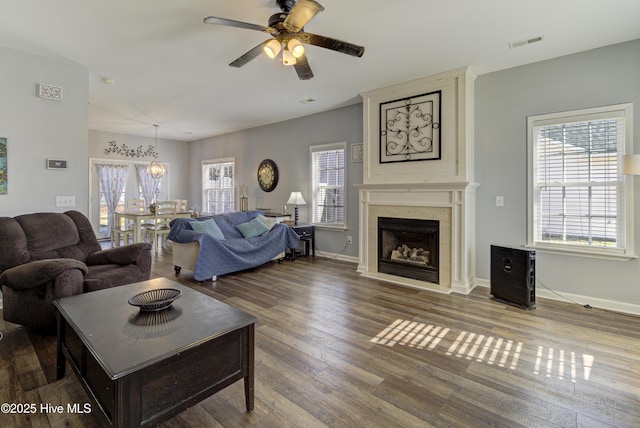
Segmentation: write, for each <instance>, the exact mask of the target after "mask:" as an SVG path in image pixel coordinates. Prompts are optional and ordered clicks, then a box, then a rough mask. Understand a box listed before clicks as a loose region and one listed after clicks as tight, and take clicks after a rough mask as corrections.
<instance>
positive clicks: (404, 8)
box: [0, 0, 640, 141]
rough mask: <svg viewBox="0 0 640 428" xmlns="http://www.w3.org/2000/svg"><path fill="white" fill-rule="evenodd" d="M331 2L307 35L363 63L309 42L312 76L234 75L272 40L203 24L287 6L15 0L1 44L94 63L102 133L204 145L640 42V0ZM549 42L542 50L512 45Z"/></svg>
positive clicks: (95, 105)
mask: <svg viewBox="0 0 640 428" xmlns="http://www.w3.org/2000/svg"><path fill="white" fill-rule="evenodd" d="M319 2H320V3H321V4H322V5H323V6H324V7H325V8H326V10H325V11H324V12H321V13H319V14H318V15H317V16H316V17H315V18H314V19H313V20H312V21H311V22H310V23H309V24H307V26H306V27H305V29H306V31H309V32H312V33H316V34H321V35H325V36H329V37H333V38H336V39H340V40H344V41H348V42H351V43H355V44H358V45H363V46H365V49H366V50H365V53H364V56H363V57H362V58H355V57H351V56H348V55H344V54H340V53H337V52H333V51H329V50H326V49H322V48H319V47H315V46H308V47H307V57H308V59H309V63H310V65H311V67H312V69H313V71H314V74H315V77H314V78H313V79H311V80H308V81H300V80H298V77H297V75H296V73H295V71H294V70H293V69H292V68H289V67H285V66H283V65H282V64H281V63H279V62H277V61H273V60H270V59H268V58H267V57H266V56H264V55H260V57H258V58H256V59H255V60H253V61H252V62H250V63H249V64H247V65H245V66H244V67H242V68H232V67H229V66H228V64H229V63H230V62H231V61H233V60H234V59H236V58H237V57H239V56H240V55H242V54H243V53H245V52H246V51H248V50H249V49H251V48H253V47H254V46H256V45H257V44H258V43H260V42H262V41H263V40H265V39H267V38H268V37H269V36H268V35H267V34H265V33H262V32H259V31H252V30H246V29H238V28H231V27H225V26H219V25H210V24H204V23H203V22H202V20H203V18H204V17H206V16H210V15H213V16H218V17H223V18H228V19H234V20H238V21H244V22H250V23H255V24H260V25H265V26H266V25H267V21H268V18H269V16H270V15H272V14H274V13H277V12H279V11H280V10H279V8H278V6H277V5H276V3H275V0H110V1H97V0H56V1H52V0H3V1H2V4H0V45H2V46H5V47H8V48H13V49H18V50H22V51H27V52H31V53H35V54H39V55H43V56H46V57H50V58H55V59H62V60H66V61H70V62H73V63H77V64H81V65H83V66H86V67H87V68H88V69H89V79H90V81H89V94H90V95H89V101H90V106H89V129H92V130H100V131H108V132H116V133H123V134H131V135H141V136H148V137H152V136H153V135H154V129H153V126H152V125H153V124H154V123H157V124H159V125H160V126H159V129H158V136H159V137H160V138H166V139H174V140H180V141H193V140H198V139H202V138H205V137H209V136H213V135H220V134H225V133H228V132H233V131H237V130H242V129H247V128H251V127H255V126H259V125H264V124H268V123H273V122H278V121H281V120H286V119H290V118H294V117H299V116H305V115H308V114H312V113H316V112H320V111H325V110H329V109H332V108H335V107H338V106H344V105H349V104H353V103H356V102H359V100H360V97H359V94H360V93H361V92H364V91H367V90H371V89H375V88H380V87H384V86H388V85H390V84H394V83H398V82H404V81H407V80H411V79H414V78H418V77H423V76H429V75H432V74H435V73H439V72H443V71H447V70H451V69H454V68H457V67H461V66H466V65H469V66H471V67H472V69H473V70H474V71H475V72H476V73H478V74H483V73H487V72H490V71H495V70H500V69H505V68H509V67H514V66H517V65H521V64H526V63H531V62H535V61H540V60H544V59H548V58H554V57H558V56H562V55H567V54H571V53H575V52H580V51H584V50H588V49H593V48H596V47H600V46H606V45H611V44H615V43H619V42H623V41H628V40H633V39H638V38H640V24H638V20H639V18H640V1H639V0H606V1H602V0H529V1H518V0H484V1H480V0H439V1H433V0H348V1H340V0H319ZM538 35H543V36H544V41H543V42H541V43H535V44H531V45H527V46H524V47H520V48H516V49H509V46H508V44H509V42H512V41H516V40H521V39H527V38H531V37H535V36H538ZM103 78H110V79H113V80H114V81H115V84H114V85H112V86H107V85H105V84H104V83H103ZM46 83H50V84H54V85H55V84H56V82H46ZM308 98H312V99H314V100H316V101H315V102H313V103H308V104H301V103H300V102H299V101H300V100H304V99H308Z"/></svg>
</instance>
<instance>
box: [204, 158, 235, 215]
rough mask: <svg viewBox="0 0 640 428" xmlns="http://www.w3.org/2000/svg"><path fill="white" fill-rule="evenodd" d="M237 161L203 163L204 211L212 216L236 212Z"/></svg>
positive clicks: (219, 160) (218, 160)
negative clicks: (235, 171) (235, 172)
mask: <svg viewBox="0 0 640 428" xmlns="http://www.w3.org/2000/svg"><path fill="white" fill-rule="evenodd" d="M234 169H235V159H233V158H228V159H217V160H211V161H204V162H202V211H204V212H207V213H212V214H218V213H225V212H230V211H234V210H235V174H234Z"/></svg>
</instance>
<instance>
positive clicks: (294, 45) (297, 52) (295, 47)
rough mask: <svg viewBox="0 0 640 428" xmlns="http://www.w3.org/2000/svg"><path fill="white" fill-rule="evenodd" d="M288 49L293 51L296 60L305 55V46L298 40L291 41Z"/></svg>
mask: <svg viewBox="0 0 640 428" xmlns="http://www.w3.org/2000/svg"><path fill="white" fill-rule="evenodd" d="M287 48H288V49H289V50H290V51H291V53H292V54H293V57H294V58H300V57H301V56H302V55H304V46H303V45H302V43H300V41H299V40H298V39H291V40H289V43H287Z"/></svg>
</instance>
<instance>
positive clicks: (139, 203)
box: [125, 199, 146, 211]
mask: <svg viewBox="0 0 640 428" xmlns="http://www.w3.org/2000/svg"><path fill="white" fill-rule="evenodd" d="M145 208H146V207H145V204H144V199H127V200H126V201H125V211H144V210H145Z"/></svg>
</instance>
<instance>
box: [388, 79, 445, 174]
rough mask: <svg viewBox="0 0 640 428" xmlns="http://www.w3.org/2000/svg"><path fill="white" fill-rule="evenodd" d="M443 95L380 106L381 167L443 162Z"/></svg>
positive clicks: (435, 94)
mask: <svg viewBox="0 0 640 428" xmlns="http://www.w3.org/2000/svg"><path fill="white" fill-rule="evenodd" d="M441 92H442V91H434V92H429V93H425V94H421V95H412V96H409V97H405V98H400V99H397V100H393V101H387V102H383V103H380V163H381V164H383V163H393V162H411V161H426V160H438V159H441V142H440V114H441V106H440V98H441Z"/></svg>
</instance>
